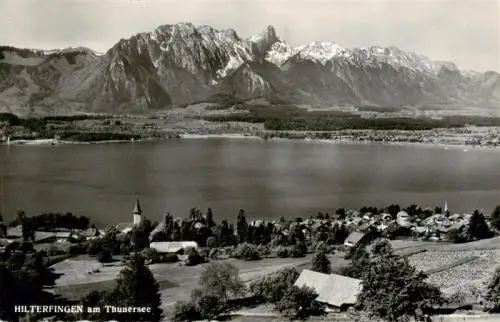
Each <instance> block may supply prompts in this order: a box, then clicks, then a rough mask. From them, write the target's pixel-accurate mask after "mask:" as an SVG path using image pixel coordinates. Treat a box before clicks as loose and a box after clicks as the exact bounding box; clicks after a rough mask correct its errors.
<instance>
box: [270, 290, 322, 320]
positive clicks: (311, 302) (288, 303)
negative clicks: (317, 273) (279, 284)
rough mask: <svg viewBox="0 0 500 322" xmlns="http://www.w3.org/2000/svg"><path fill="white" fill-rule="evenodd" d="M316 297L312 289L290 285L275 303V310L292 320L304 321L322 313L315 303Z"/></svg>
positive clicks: (318, 304)
mask: <svg viewBox="0 0 500 322" xmlns="http://www.w3.org/2000/svg"><path fill="white" fill-rule="evenodd" d="M317 297H318V294H317V293H316V291H315V290H314V289H313V288H310V287H307V286H302V287H298V286H295V285H292V286H290V287H289V288H288V289H287V291H286V292H285V294H284V296H283V297H282V298H281V299H280V300H279V301H278V302H277V303H276V309H277V310H278V311H280V312H281V313H283V315H284V316H286V317H288V318H290V319H292V320H296V319H305V318H307V317H309V316H310V315H314V314H319V313H322V312H323V306H322V305H321V304H320V303H318V302H317V301H316V298H317Z"/></svg>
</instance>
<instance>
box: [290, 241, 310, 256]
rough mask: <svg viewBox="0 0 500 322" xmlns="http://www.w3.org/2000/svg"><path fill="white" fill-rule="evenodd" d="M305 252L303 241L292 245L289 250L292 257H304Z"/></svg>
mask: <svg viewBox="0 0 500 322" xmlns="http://www.w3.org/2000/svg"><path fill="white" fill-rule="evenodd" d="M306 253H307V247H306V245H305V244H304V243H300V244H296V245H293V246H292V248H291V250H290V256H292V257H304V256H305V255H306Z"/></svg>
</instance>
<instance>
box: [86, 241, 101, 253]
mask: <svg viewBox="0 0 500 322" xmlns="http://www.w3.org/2000/svg"><path fill="white" fill-rule="evenodd" d="M101 250H102V242H101V240H100V239H92V240H90V241H89V242H88V244H87V253H88V254H89V255H92V256H95V255H97V254H99V253H100V252H101Z"/></svg>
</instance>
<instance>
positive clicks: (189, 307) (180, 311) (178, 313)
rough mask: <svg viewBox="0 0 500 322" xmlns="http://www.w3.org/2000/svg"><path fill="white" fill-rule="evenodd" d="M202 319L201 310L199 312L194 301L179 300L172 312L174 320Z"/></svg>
mask: <svg viewBox="0 0 500 322" xmlns="http://www.w3.org/2000/svg"><path fill="white" fill-rule="evenodd" d="M200 319H201V315H200V312H198V310H197V308H196V306H195V305H194V303H193V302H184V301H179V302H177V303H175V306H174V312H173V314H172V321H174V322H181V321H196V320H200Z"/></svg>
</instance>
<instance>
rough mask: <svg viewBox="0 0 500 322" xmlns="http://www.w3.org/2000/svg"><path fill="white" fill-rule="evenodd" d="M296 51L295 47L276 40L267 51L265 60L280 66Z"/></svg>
mask: <svg viewBox="0 0 500 322" xmlns="http://www.w3.org/2000/svg"><path fill="white" fill-rule="evenodd" d="M296 53H297V49H295V48H292V47H291V46H289V45H287V44H286V43H284V42H276V43H274V44H273V45H272V46H271V49H270V50H269V51H268V52H267V54H266V60H267V61H268V62H270V63H272V64H274V65H277V66H280V65H281V64H283V63H284V62H285V61H287V60H288V59H289V58H290V57H292V56H293V55H295V54H296Z"/></svg>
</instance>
